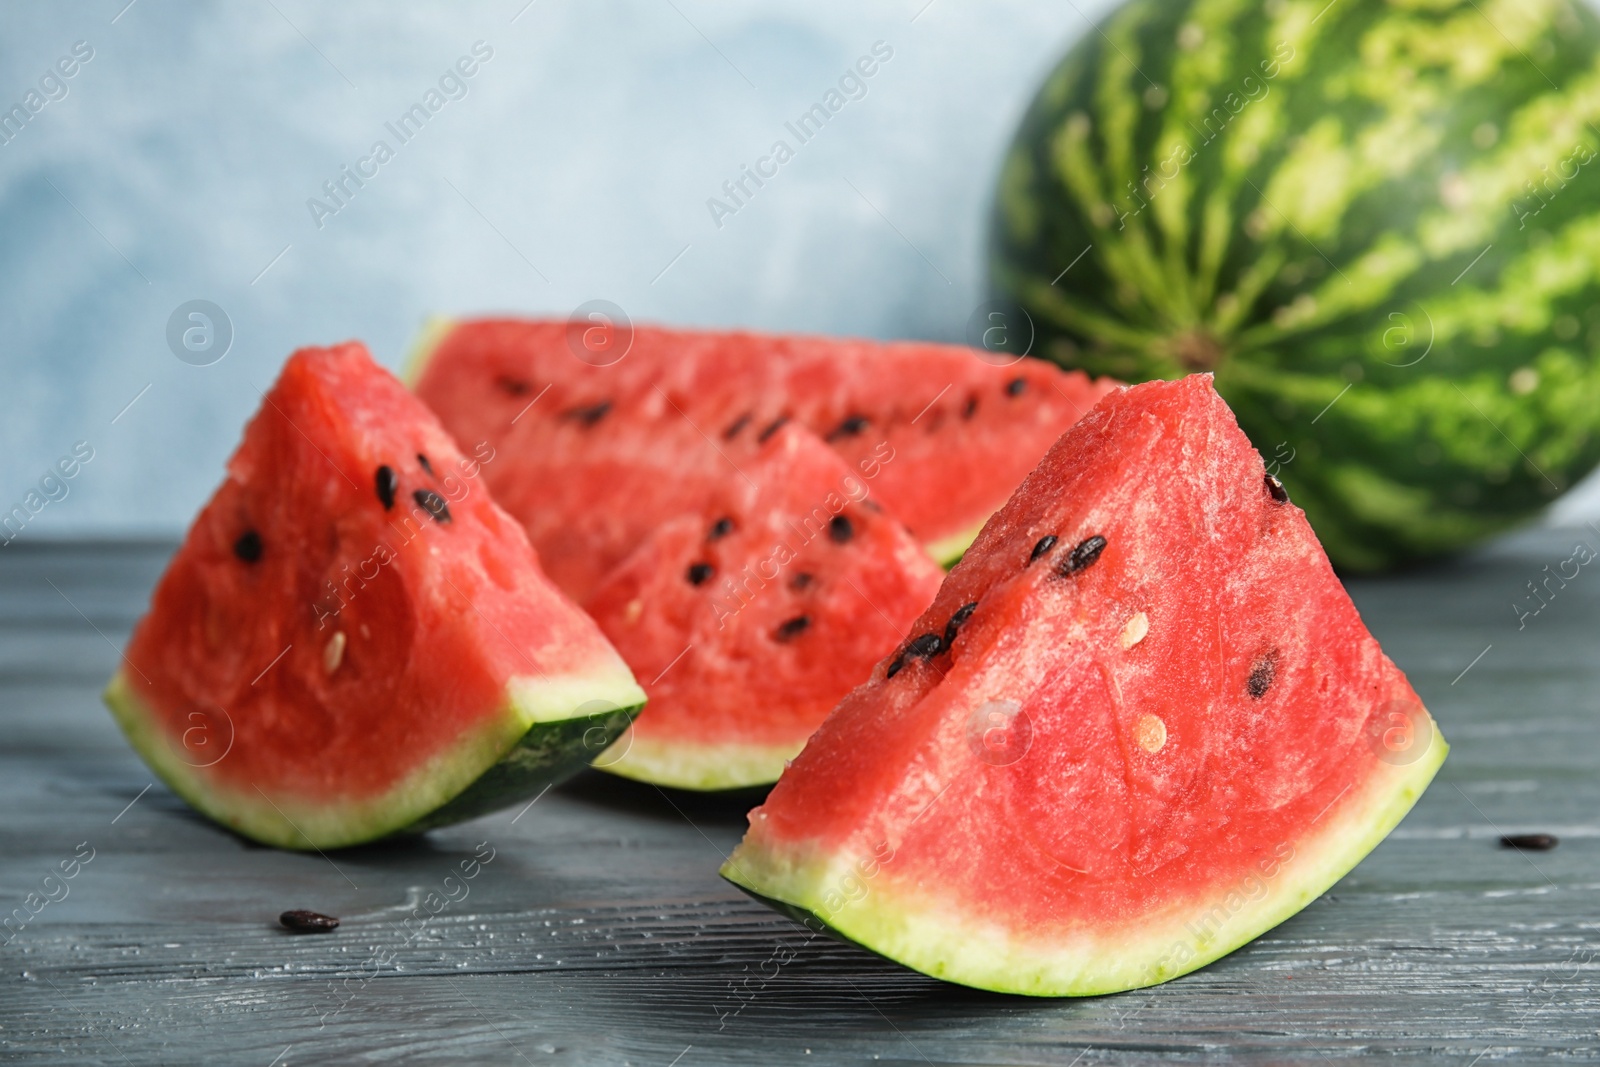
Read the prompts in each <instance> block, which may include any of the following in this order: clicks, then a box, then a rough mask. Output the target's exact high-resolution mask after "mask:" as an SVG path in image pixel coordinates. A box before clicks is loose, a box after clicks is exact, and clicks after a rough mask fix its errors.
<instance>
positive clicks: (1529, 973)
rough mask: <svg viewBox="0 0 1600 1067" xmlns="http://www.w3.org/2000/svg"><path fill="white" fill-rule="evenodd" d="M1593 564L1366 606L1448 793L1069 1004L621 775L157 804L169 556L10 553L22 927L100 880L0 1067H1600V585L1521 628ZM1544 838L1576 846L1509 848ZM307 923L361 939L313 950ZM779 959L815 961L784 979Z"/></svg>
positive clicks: (0, 808) (1513, 559)
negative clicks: (317, 798) (298, 842)
mask: <svg viewBox="0 0 1600 1067" xmlns="http://www.w3.org/2000/svg"><path fill="white" fill-rule="evenodd" d="M1579 540H1583V541H1586V542H1587V543H1588V544H1589V545H1591V546H1593V547H1594V548H1595V549H1600V532H1597V531H1596V530H1593V529H1580V530H1567V531H1538V532H1534V533H1530V534H1525V535H1522V536H1519V537H1517V538H1514V539H1512V540H1510V541H1507V542H1503V543H1501V544H1500V545H1498V546H1496V547H1494V548H1493V549H1491V550H1489V551H1487V552H1484V553H1482V554H1480V555H1478V556H1476V557H1474V558H1473V559H1471V560H1468V561H1463V562H1459V563H1455V564H1451V565H1448V566H1444V567H1439V568H1436V569H1430V570H1426V571H1422V572H1417V573H1413V574H1410V575H1406V576H1403V577H1399V578H1391V579H1385V580H1363V581H1357V582H1353V583H1352V593H1353V595H1354V596H1355V599H1356V601H1357V603H1358V604H1359V606H1360V607H1361V609H1362V612H1363V614H1364V615H1365V616H1366V618H1367V620H1368V622H1369V624H1370V625H1371V627H1372V629H1373V630H1374V631H1375V632H1376V633H1377V635H1378V637H1379V638H1380V640H1382V642H1383V644H1384V646H1385V648H1387V649H1388V651H1389V653H1390V654H1391V655H1392V656H1393V657H1394V659H1395V660H1396V661H1397V662H1398V663H1399V664H1400V665H1401V666H1402V667H1403V668H1404V669H1405V670H1406V671H1407V672H1408V673H1409V674H1410V676H1411V680H1412V682H1413V683H1414V684H1415V685H1416V687H1417V689H1418V690H1419V691H1420V692H1421V693H1422V695H1423V697H1424V699H1425V700H1426V701H1427V702H1428V704H1429V706H1430V707H1431V708H1432V710H1433V713H1434V715H1435V716H1436V717H1437V719H1438V720H1439V722H1440V723H1441V725H1442V727H1443V729H1444V732H1445V733H1446V735H1447V737H1448V738H1449V740H1450V741H1451V743H1452V744H1453V746H1454V750H1453V752H1452V753H1451V756H1450V759H1449V761H1448V762H1447V763H1446V764H1445V767H1444V770H1443V771H1442V772H1441V774H1440V777H1439V779H1438V781H1437V782H1436V783H1435V784H1434V786H1433V788H1432V789H1431V790H1430V791H1429V792H1428V794H1427V795H1426V796H1425V797H1424V798H1423V799H1422V801H1421V803H1420V804H1418V806H1417V808H1416V810H1415V811H1414V812H1413V813H1412V814H1411V815H1410V817H1409V818H1407V819H1406V821H1405V822H1404V823H1403V824H1402V825H1401V827H1400V828H1399V829H1398V830H1397V831H1396V832H1395V833H1394V835H1393V836H1392V837H1390V839H1389V840H1388V841H1387V842H1385V843H1384V844H1383V845H1382V846H1380V847H1379V848H1378V850H1377V851H1376V852H1374V853H1373V854H1372V856H1371V857H1370V858H1368V859H1367V861H1366V862H1365V863H1363V864H1361V866H1360V867H1359V868H1357V869H1356V870H1355V871H1354V872H1353V873H1352V874H1351V875H1350V876H1349V877H1347V878H1346V879H1345V880H1344V881H1342V882H1341V883H1339V885H1337V886H1336V887H1335V888H1334V890H1333V891H1332V892H1331V893H1329V894H1328V895H1326V896H1324V897H1323V898H1322V899H1321V900H1319V901H1317V902H1316V903H1315V904H1313V905H1312V906H1311V907H1309V908H1307V909H1306V910H1305V911H1304V912H1302V913H1301V914H1300V915H1298V916H1296V917H1295V918H1293V919H1291V920H1289V921H1288V922H1286V923H1284V924H1283V925H1282V926H1280V927H1278V928H1277V929H1276V930H1273V931H1271V932H1270V933H1268V934H1266V935H1265V936H1263V937H1262V938H1260V939H1259V940H1257V941H1256V942H1255V943H1253V944H1251V945H1249V946H1247V947H1245V948H1243V949H1241V950H1239V951H1238V952H1236V953H1234V954H1233V955H1232V956H1229V957H1227V958H1226V959H1224V960H1222V961H1221V962H1219V963H1216V964H1213V965H1212V966H1210V967H1208V968H1206V969H1204V970H1202V971H1199V972H1197V973H1195V974H1193V975H1190V976H1188V977H1186V978H1182V979H1179V980H1178V981H1175V982H1171V983H1169V984H1167V985H1164V986H1160V987H1158V988H1155V989H1148V990H1141V991H1137V992H1132V993H1125V994H1122V995H1118V996H1110V997H1100V998H1095V999H1089V1000H1063V1001H1045V1000H1029V999H1024V998H1017V997H1006V996H997V995H990V994H984V993H979V992H974V991H971V990H965V989H960V988H957V987H954V986H949V985H944V984H941V983H939V982H936V981H933V980H932V979H928V978H924V977H922V976H921V975H917V974H913V973H912V972H910V971H906V970H903V969H901V968H899V967H897V966H895V965H894V964H891V963H888V962H885V961H883V960H880V959H878V958H876V957H873V956H871V955H868V954H867V953H865V952H863V951H859V950H857V949H854V948H851V947H849V946H846V945H842V944H837V943H834V942H831V941H827V940H823V939H815V940H808V937H807V934H806V933H805V931H803V930H802V929H801V928H799V927H797V926H795V925H793V924H791V923H789V922H787V921H786V920H784V919H781V918H779V917H778V916H777V915H775V914H773V913H771V912H769V911H767V910H765V909H764V908H762V907H760V906H758V905H756V904H754V903H752V902H750V901H748V900H746V899H745V898H743V897H742V896H741V895H740V894H739V893H738V892H737V891H736V890H734V889H733V887H731V886H729V885H727V884H726V883H724V882H722V881H721V880H720V879H719V878H718V877H717V873H716V871H717V866H718V864H719V863H720V861H721V857H722V855H723V854H724V853H726V852H727V851H728V850H729V849H730V848H731V847H732V846H733V844H734V842H735V841H736V840H737V839H738V837H739V835H740V833H741V831H742V829H743V826H744V818H743V815H744V810H745V808H746V807H747V806H748V804H747V802H745V803H741V802H728V801H718V800H715V799H706V798H700V799H695V798H688V797H684V796H682V795H676V794H675V795H672V796H668V795H667V794H664V793H660V792H658V791H656V790H653V789H649V788H633V787H629V786H627V785H626V784H625V783H621V782H618V781H615V780H612V779H608V778H605V777H603V776H600V775H593V776H591V777H588V778H584V779H580V780H579V781H578V782H576V783H574V784H572V785H569V786H567V787H564V788H562V789H560V790H556V791H553V792H551V793H549V794H548V795H546V796H545V797H544V798H543V799H541V800H540V801H539V802H538V803H537V804H536V805H535V806H534V807H532V808H531V809H526V810H523V811H521V812H517V811H508V812H503V813H499V814H496V815H493V816H490V817H487V818H484V819H480V820H478V821H477V822H474V823H469V824H466V825H464V826H460V827H456V828H454V829H451V830H448V831H441V832H436V833H434V834H432V835H430V836H429V837H428V838H427V839H425V840H421V841H414V842H410V843H401V844H391V845H384V846H376V847H368V848H363V849H356V850H350V851H345V852H340V853H338V854H335V855H332V856H328V857H323V856H319V855H317V854H314V853H313V854H309V855H300V854H291V853H285V852H277V851H272V850H270V849H263V848H256V847H251V846H250V845H248V844H246V843H244V842H242V841H240V840H238V839H236V838H234V837H232V836H230V835H228V834H225V833H222V832H220V831H218V830H216V829H214V828H213V827H212V826H211V825H209V824H208V823H206V822H205V821H204V820H202V819H200V818H198V817H196V816H195V815H193V814H191V813H190V812H189V810H188V809H187V808H186V807H185V806H184V805H183V804H182V803H181V802H180V801H178V800H177V799H176V798H175V797H174V796H172V794H170V793H169V792H167V790H166V789H165V788H164V787H163V786H161V785H159V784H154V785H152V782H153V779H152V777H151V775H150V773H149V772H148V771H147V770H146V769H145V767H144V766H143V764H141V763H140V762H139V760H138V759H137V758H136V757H135V756H134V755H133V754H132V752H131V751H130V750H129V749H128V748H127V746H126V745H125V744H124V743H123V740H122V737H121V735H120V734H119V733H118V732H117V730H116V729H115V727H114V726H113V725H112V723H111V720H110V718H109V717H108V715H107V714H106V712H105V711H104V709H103V708H102V707H101V706H100V702H99V690H100V687H101V685H102V684H103V683H104V681H105V679H106V677H107V676H108V675H109V674H110V672H111V669H112V666H113V664H114V663H115V661H116V658H117V652H116V648H117V647H118V646H119V645H120V642H121V641H122V640H124V639H125V637H126V635H127V632H128V629H129V627H130V626H131V625H132V623H133V621H134V619H135V618H136V616H137V615H138V613H139V612H140V611H142V610H143V606H144V603H145V599H146V596H147V593H148V591H149V589H150V586H151V584H152V583H153V582H154V580H155V578H156V576H157V574H158V573H159V570H160V568H161V565H162V563H163V561H164V559H165V557H166V555H167V553H168V552H169V551H170V546H169V545H162V544H121V543H117V544H111V543H102V544H81V545H72V546H67V545H47V544H29V543H27V542H26V541H19V542H17V543H16V544H13V545H10V546H7V547H6V548H4V549H3V550H0V627H3V633H4V640H3V642H0V729H3V733H0V738H3V742H0V813H3V816H0V904H3V907H4V909H7V910H9V909H11V908H13V907H17V906H21V905H22V904H23V902H24V899H25V898H26V897H27V895H28V894H29V893H30V892H36V891H41V886H42V885H43V884H44V883H43V879H44V876H45V875H46V874H48V873H49V872H50V871H51V870H53V869H56V868H57V866H58V864H60V863H61V861H63V860H66V861H69V866H70V861H71V860H72V859H73V857H74V855H75V854H81V855H88V854H89V850H92V857H93V858H92V859H90V860H89V861H88V862H87V863H80V865H79V866H78V867H77V868H76V876H75V877H74V878H72V879H71V880H70V881H66V882H56V883H50V885H51V890H50V891H51V892H52V893H54V894H55V895H58V896H59V895H60V893H61V889H60V888H58V887H59V886H62V885H64V886H65V887H66V889H67V895H66V896H65V897H64V898H62V899H60V900H59V901H58V902H53V903H50V904H48V905H46V906H45V907H44V908H43V909H42V910H41V911H40V912H39V913H38V914H37V915H36V916H34V917H32V918H31V921H29V922H28V924H27V925H26V926H25V927H23V928H21V930H20V931H19V932H17V933H16V935H15V936H14V937H13V938H12V940H11V941H10V943H9V944H6V945H5V946H4V947H0V954H3V956H4V958H3V960H0V964H3V967H0V1060H7V1061H11V1062H20V1063H45V1062H52V1063H53V1062H70V1063H105V1064H146V1063H206V1064H222V1063H228V1064H234V1063H237V1064H253V1065H257V1067H269V1065H273V1067H284V1065H287V1064H290V1063H301V1064H305V1063H329V1062H367V1061H373V1060H382V1059H388V1060H394V1059H404V1060H407V1061H411V1062H421V1063H430V1062H446V1061H448V1062H456V1061H473V1062H488V1063H507V1064H539V1065H543V1064H634V1065H640V1067H643V1065H659V1067H668V1065H670V1064H677V1065H678V1067H700V1065H705V1064H724V1063H727V1064H732V1063H752V1062H765V1063H801V1064H808V1063H817V1064H821V1063H862V1064H866V1063H879V1064H888V1063H901V1064H922V1063H929V1064H944V1063H953V1062H960V1063H987V1064H1002V1063H1004V1064H1020V1063H1026V1064H1032V1063H1059V1064H1071V1063H1074V1062H1081V1063H1083V1064H1091V1063H1097V1062H1106V1061H1111V1062H1122V1061H1134V1060H1138V1061H1148V1060H1157V1059H1161V1060H1178V1061H1198V1060H1213V1059H1226V1060H1231V1061H1249V1062H1263V1063H1287V1062H1306V1063H1320V1062H1330V1061H1336V1060H1346V1059H1349V1058H1352V1057H1356V1056H1361V1055H1366V1054H1379V1055H1383V1056H1387V1057H1389V1058H1391V1059H1393V1060H1397V1061H1402V1062H1408V1063H1409V1062H1438V1063H1454V1064H1457V1065H1459V1067H1468V1065H1469V1064H1471V1063H1473V1062H1477V1063H1479V1064H1487V1063H1490V1062H1494V1061H1499V1060H1515V1061H1519V1062H1520V1061H1528V1060H1560V1061H1562V1062H1569V1061H1579V1062H1600V862H1597V861H1600V842H1597V840H1596V838H1597V835H1600V821H1597V818H1596V811H1597V807H1600V774H1597V771H1600V643H1597V641H1596V638H1597V636H1600V574H1595V573H1591V572H1592V571H1595V570H1597V569H1600V563H1597V564H1596V565H1591V566H1588V567H1585V568H1584V569H1583V570H1582V571H1581V572H1580V573H1579V576H1578V577H1577V578H1576V579H1574V580H1573V581H1572V582H1571V583H1570V584H1569V585H1568V587H1567V588H1566V589H1563V590H1560V592H1559V594H1558V595H1557V597H1556V598H1555V599H1554V600H1552V601H1551V603H1550V604H1549V606H1548V607H1545V608H1544V609H1543V610H1542V611H1541V612H1540V614H1538V615H1537V616H1530V617H1528V618H1527V619H1526V620H1524V623H1525V625H1524V626H1523V627H1522V628H1521V629H1520V630H1519V628H1518V618H1517V615H1516V613H1515V611H1514V610H1513V608H1512V606H1511V605H1512V603H1513V602H1514V601H1516V600H1517V599H1518V598H1519V595H1520V596H1526V595H1527V590H1526V588H1525V583H1526V582H1528V581H1530V580H1533V579H1535V578H1536V577H1543V575H1544V574H1545V572H1544V571H1543V568H1544V566H1545V565H1546V564H1549V565H1550V566H1551V569H1552V571H1553V570H1555V569H1556V568H1557V565H1558V564H1560V562H1561V561H1563V560H1566V559H1568V558H1569V557H1570V556H1571V555H1572V548H1573V545H1574V544H1575V543H1576V542H1577V541H1579ZM1567 570H1568V572H1569V573H1570V571H1571V566H1570V565H1569V566H1568V567H1567ZM1552 588H1555V584H1554V583H1552ZM1528 603H1531V601H1529V602H1528ZM1469 665H1470V669H1468V668H1469ZM1519 831H1544V832H1550V833H1554V834H1557V835H1559V837H1560V839H1561V844H1560V847H1559V848H1557V849H1556V850H1555V851H1553V852H1544V853H1528V854H1525V853H1520V852H1516V851H1513V850H1509V849H1503V848H1500V847H1499V846H1498V844H1497V839H1498V838H1499V836H1500V835H1501V834H1502V833H1511V832H1519ZM480 843H487V845H486V849H485V850H484V854H488V852H487V849H492V850H493V859H492V860H491V861H490V862H489V863H488V864H486V865H485V866H483V867H482V869H481V871H480V873H479V875H478V877H477V878H476V879H474V880H473V881H472V882H471V883H470V884H469V886H468V889H469V892H468V895H467V896H466V897H465V898H464V899H462V900H460V901H459V903H454V904H450V905H449V906H447V907H446V908H445V909H444V910H442V911H441V912H440V913H439V914H438V915H437V916H435V917H433V918H432V919H431V920H430V921H429V922H428V923H427V924H426V926H425V928H424V929H423V931H422V933H421V935H420V936H414V937H409V939H408V936H409V935H408V934H407V933H406V932H405V930H404V929H403V928H402V927H401V926H400V925H399V923H400V920H401V919H402V918H403V917H405V916H406V915H408V914H409V913H410V912H411V911H412V909H413V908H414V907H415V906H416V905H417V903H418V902H419V901H422V900H424V899H426V896H427V894H428V893H430V892H432V891H434V890H436V889H438V888H439V887H440V886H441V883H442V880H443V879H444V877H445V876H446V875H448V874H450V873H451V872H452V869H453V868H454V867H455V865H456V864H457V862H458V861H459V860H461V859H462V858H465V857H468V856H470V855H472V854H473V852H474V850H475V849H476V848H478V847H479V844H480ZM456 893H457V895H459V890H458V891H456ZM292 907H307V908H315V909H318V910H321V911H325V912H329V913H332V914H335V915H338V916H340V917H341V918H342V919H343V926H342V927H341V928H340V929H339V930H338V931H337V932H336V933H334V934H331V935H326V936H291V935H289V934H287V933H285V932H283V931H282V930H280V929H278V928H277V926H276V922H275V918H276V916H277V915H278V913H279V912H281V911H283V910H285V909H286V908H292ZM24 914H26V912H24ZM5 936H6V935H4V934H0V940H4V937H5ZM779 942H783V943H785V944H787V945H788V946H789V947H790V948H791V949H792V951H793V952H794V953H795V958H794V959H793V961H792V962H789V963H787V964H786V965H784V966H782V967H781V968H777V974H776V975H775V976H772V975H771V972H772V970H773V969H774V967H773V965H772V964H771V963H769V962H767V961H769V960H770V958H771V957H772V956H773V952H774V948H775V947H776V946H777V945H778V943H779ZM763 963H767V965H766V967H765V968H763Z"/></svg>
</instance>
